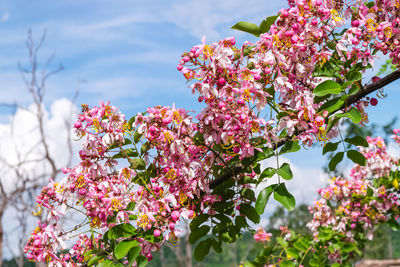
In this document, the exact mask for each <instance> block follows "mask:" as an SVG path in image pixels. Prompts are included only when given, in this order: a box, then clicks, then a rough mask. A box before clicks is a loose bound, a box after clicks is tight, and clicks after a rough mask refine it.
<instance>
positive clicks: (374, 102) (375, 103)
mask: <svg viewBox="0 0 400 267" xmlns="http://www.w3.org/2000/svg"><path fill="white" fill-rule="evenodd" d="M369 103H370V104H371V105H372V106H376V105H377V104H378V100H377V99H376V98H375V97H373V98H371V100H370V101H369Z"/></svg>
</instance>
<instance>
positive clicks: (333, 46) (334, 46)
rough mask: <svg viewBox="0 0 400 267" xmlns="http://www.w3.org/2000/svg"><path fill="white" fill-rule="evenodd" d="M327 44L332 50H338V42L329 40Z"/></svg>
mask: <svg viewBox="0 0 400 267" xmlns="http://www.w3.org/2000/svg"><path fill="white" fill-rule="evenodd" d="M326 45H327V46H328V48H329V49H330V50H336V43H335V42H334V41H327V42H326Z"/></svg>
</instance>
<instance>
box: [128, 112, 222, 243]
mask: <svg viewBox="0 0 400 267" xmlns="http://www.w3.org/2000/svg"><path fill="white" fill-rule="evenodd" d="M147 114H148V115H146V116H144V115H142V114H140V113H139V114H138V115H137V116H136V121H135V126H136V127H138V132H139V133H141V134H143V137H144V139H145V140H146V142H148V144H149V146H150V149H154V151H155V155H152V156H151V157H152V160H150V157H149V158H148V161H149V162H148V163H150V164H153V165H154V166H155V168H156V169H157V170H158V171H157V174H156V175H155V177H152V178H151V179H150V181H149V182H148V183H146V185H141V186H139V188H138V189H137V191H136V192H135V194H134V196H133V197H134V201H135V203H136V209H137V210H138V212H139V214H140V217H139V220H138V226H140V227H142V228H143V229H152V228H153V229H154V228H155V230H154V234H155V235H156V236H160V235H161V234H163V233H165V232H167V234H166V235H165V238H166V239H168V238H169V237H170V235H172V236H176V235H177V234H178V231H177V229H176V227H175V224H176V222H177V221H178V220H179V219H180V218H181V217H182V218H185V219H192V218H194V217H195V216H196V212H195V209H196V205H195V200H196V199H202V201H203V202H202V203H204V202H208V203H207V205H209V204H212V203H213V202H215V200H216V199H215V196H211V195H208V194H206V195H205V196H201V195H200V192H204V193H209V192H210V188H209V185H208V183H209V176H208V174H209V172H210V163H211V159H210V158H209V157H210V155H207V148H206V147H204V146H197V145H195V144H194V141H193V136H194V134H195V132H196V129H197V125H196V124H195V123H193V122H192V118H191V117H190V116H189V115H188V113H187V111H185V110H184V109H176V108H175V107H172V108H169V107H161V106H158V107H154V108H149V109H147ZM201 210H202V211H203V210H204V206H203V204H202V209H201Z"/></svg>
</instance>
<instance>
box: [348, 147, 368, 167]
mask: <svg viewBox="0 0 400 267" xmlns="http://www.w3.org/2000/svg"><path fill="white" fill-rule="evenodd" d="M347 157H348V158H349V159H351V161H353V162H354V163H356V164H358V165H361V166H365V164H366V159H365V157H364V155H363V154H361V153H360V152H358V151H357V150H348V151H347Z"/></svg>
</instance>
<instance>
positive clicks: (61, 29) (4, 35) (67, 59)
mask: <svg viewBox="0 0 400 267" xmlns="http://www.w3.org/2000/svg"><path fill="white" fill-rule="evenodd" d="M286 6H287V4H286V1H268V0H246V1H237V0H220V1H213V0H201V1H191V0H185V1H183V0H176V1H162V0H158V1H154V0H148V1H137V0H129V1H128V0H114V1H105V0H96V1H94V0H79V1H78V0H59V1H54V0H34V1H26V0H24V1H23V0H2V1H1V2H0V36H1V38H0V103H2V104H4V103H6V104H7V103H8V104H9V103H13V102H17V103H19V104H22V105H25V106H27V105H29V104H30V103H31V102H32V100H31V98H30V96H29V94H27V92H26V89H25V87H24V84H23V82H22V80H21V76H20V73H19V72H18V68H17V63H18V62H21V64H22V65H23V66H25V65H26V64H27V62H28V56H27V49H26V45H25V40H26V38H27V33H28V29H32V32H33V36H34V38H35V40H37V41H38V40H39V39H40V37H41V35H42V33H43V31H44V30H46V31H47V35H46V41H45V43H44V46H43V47H42V49H41V50H40V54H39V59H40V61H41V63H43V62H44V61H45V60H46V59H47V58H48V57H49V56H50V55H51V54H52V53H53V52H55V53H56V57H55V60H54V62H53V65H52V66H51V67H53V68H56V67H57V66H58V65H59V64H62V65H63V66H64V68H65V70H64V71H62V72H60V73H59V74H57V75H55V76H53V77H52V78H51V79H50V80H49V82H48V84H47V85H48V91H47V94H46V105H47V107H48V108H49V107H50V106H51V105H52V104H53V103H55V101H56V100H59V99H61V98H69V99H70V98H72V97H73V95H74V94H75V91H76V89H79V97H78V98H77V99H76V103H77V104H78V105H79V104H80V103H86V104H89V105H90V106H94V105H97V104H98V103H99V101H100V100H104V101H107V100H111V103H112V104H113V105H115V106H118V107H120V108H121V110H122V112H124V113H126V114H127V116H128V117H130V116H132V115H134V114H135V113H137V112H141V111H144V110H145V109H146V108H147V107H150V106H155V105H172V103H176V106H177V107H184V108H186V109H190V110H194V109H199V107H200V106H199V104H197V100H196V99H197V97H196V96H193V95H192V94H191V91H190V89H188V88H187V84H186V82H185V79H184V78H183V77H182V75H181V74H180V73H179V72H178V71H177V70H176V65H177V63H178V60H179V57H180V55H181V54H182V53H183V52H184V51H188V50H190V48H191V47H192V46H194V45H197V44H199V43H200V40H201V38H202V36H203V35H205V36H206V37H207V41H208V42H210V43H211V42H215V41H218V40H219V39H220V38H224V37H227V36H235V37H236V39H237V43H238V44H240V43H242V42H243V41H245V40H246V39H249V40H253V41H254V40H255V39H254V38H252V37H251V36H250V35H247V34H244V33H241V32H238V31H234V30H231V29H230V27H231V26H232V25H234V24H235V23H236V22H238V21H249V22H254V23H259V22H260V21H261V20H262V19H264V18H265V17H268V16H271V15H275V14H276V13H277V12H278V10H279V9H281V8H285V7H286ZM398 87H399V82H396V83H394V84H393V85H391V86H388V87H387V88H386V93H387V94H388V97H387V98H386V99H384V100H379V105H378V106H377V107H376V108H374V109H370V119H371V122H376V123H380V124H384V123H387V122H388V121H390V119H391V118H392V117H393V116H395V115H399V109H398V106H397V105H398V102H399V100H400V90H398ZM61 102H62V101H61ZM61 102H60V101H58V102H56V103H61ZM60 108H61V107H59V109H60ZM12 113H13V110H12V109H10V108H8V107H4V106H1V105H0V126H1V124H4V125H7V124H8V122H9V117H10V115H11V114H12ZM59 113H62V112H59ZM21 121H23V119H21ZM397 126H399V124H398V125H397ZM0 128H1V127H0ZM3 128H4V127H3ZM22 128H23V127H22ZM54 134H55V135H54ZM53 135H54V138H53V139H57V137H59V133H58V132H57V129H56V130H54V133H53ZM28 137H29V136H28ZM58 139H60V138H58ZM2 140H3V142H5V141H4V140H5V139H4V138H3V139H2ZM28 141H29V140H27V142H28ZM0 144H1V143H0ZM321 154H322V153H321V148H312V149H310V150H307V151H305V150H304V149H303V150H302V152H299V153H295V154H293V155H290V156H289V158H286V159H282V160H281V162H283V161H289V162H291V164H292V170H293V172H294V179H293V180H292V181H289V184H288V188H289V191H290V192H292V193H293V194H294V195H295V196H296V198H297V199H298V200H299V201H298V202H301V201H312V200H313V199H314V198H315V197H316V195H315V194H314V193H313V192H316V189H317V186H321V185H322V184H324V183H325V182H326V178H324V177H325V176H323V175H322V172H321V167H322V165H323V163H324V161H325V160H324V158H323V157H321ZM264 164H272V163H271V162H265V163H264ZM324 179H325V180H324ZM270 204H271V206H270V207H269V210H268V212H267V213H270V212H271V210H272V207H273V205H274V204H273V203H270Z"/></svg>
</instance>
